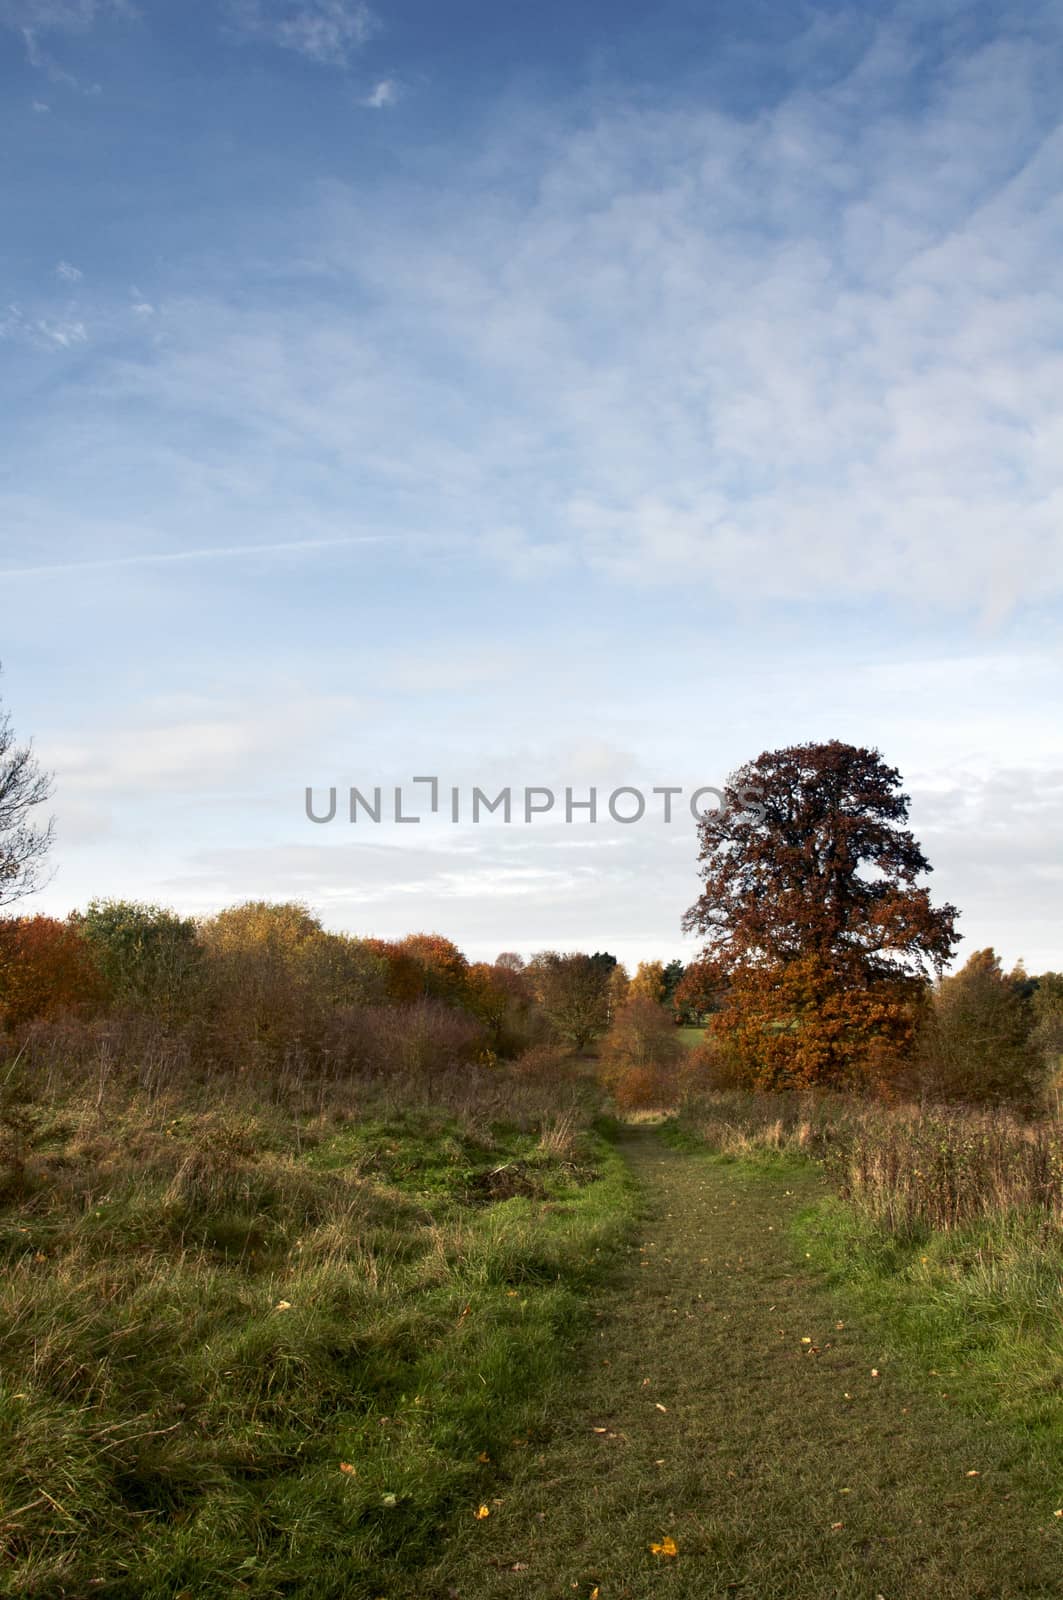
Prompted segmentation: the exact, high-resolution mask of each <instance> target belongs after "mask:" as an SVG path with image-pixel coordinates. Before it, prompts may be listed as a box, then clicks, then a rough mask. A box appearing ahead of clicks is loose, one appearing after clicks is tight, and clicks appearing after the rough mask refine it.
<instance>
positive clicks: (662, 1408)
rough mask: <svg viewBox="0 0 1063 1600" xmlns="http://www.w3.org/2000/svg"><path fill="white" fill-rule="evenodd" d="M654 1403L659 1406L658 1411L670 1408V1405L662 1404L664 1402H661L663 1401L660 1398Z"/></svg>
mask: <svg viewBox="0 0 1063 1600" xmlns="http://www.w3.org/2000/svg"><path fill="white" fill-rule="evenodd" d="M653 1403H654V1405H655V1406H656V1407H657V1410H658V1411H667V1410H668V1407H667V1406H662V1404H661V1402H660V1401H659V1400H655V1401H654V1402H653Z"/></svg>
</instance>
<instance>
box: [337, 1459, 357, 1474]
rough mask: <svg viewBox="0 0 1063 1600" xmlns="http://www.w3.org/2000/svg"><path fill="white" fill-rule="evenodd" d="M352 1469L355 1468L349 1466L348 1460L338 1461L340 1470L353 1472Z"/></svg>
mask: <svg viewBox="0 0 1063 1600" xmlns="http://www.w3.org/2000/svg"><path fill="white" fill-rule="evenodd" d="M354 1470H355V1469H354V1468H353V1467H352V1466H351V1463H350V1462H349V1461H341V1462H340V1471H341V1472H354Z"/></svg>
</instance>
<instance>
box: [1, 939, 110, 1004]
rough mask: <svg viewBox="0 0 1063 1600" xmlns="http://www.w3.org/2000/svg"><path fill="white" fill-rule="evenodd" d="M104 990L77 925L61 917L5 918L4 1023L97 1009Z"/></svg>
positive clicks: (2, 998)
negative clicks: (60, 919)
mask: <svg viewBox="0 0 1063 1600" xmlns="http://www.w3.org/2000/svg"><path fill="white" fill-rule="evenodd" d="M104 993H105V991H104V986H103V982H102V980H101V977H100V973H99V971H98V969H97V966H96V963H95V962H94V961H93V959H92V954H91V952H90V950H89V947H88V945H87V944H86V943H85V940H84V939H83V938H82V937H81V934H80V933H79V932H78V930H77V928H75V927H72V926H71V925H70V923H68V922H60V921H59V920H58V918H56V917H42V916H37V917H0V1025H6V1026H7V1027H11V1028H15V1027H19V1026H20V1025H21V1024H22V1023H24V1022H32V1021H35V1020H37V1019H38V1018H49V1019H50V1018H54V1017H60V1016H63V1015H66V1014H72V1013H77V1012H85V1011H93V1010H95V1009H96V1008H97V1007H98V1006H100V1005H101V1004H102V1002H103V999H104Z"/></svg>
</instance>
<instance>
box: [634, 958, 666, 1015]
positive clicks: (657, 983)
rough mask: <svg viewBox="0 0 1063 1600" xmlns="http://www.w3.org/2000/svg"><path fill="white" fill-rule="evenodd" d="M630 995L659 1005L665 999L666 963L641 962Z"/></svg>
mask: <svg viewBox="0 0 1063 1600" xmlns="http://www.w3.org/2000/svg"><path fill="white" fill-rule="evenodd" d="M630 994H631V996H632V997H633V998H634V997H636V996H639V997H641V998H642V999H643V1000H652V1001H653V1003H654V1005H659V1004H660V1002H661V1001H662V1000H663V999H664V962H663V961H640V962H639V964H638V966H637V968H636V969H635V976H634V977H633V978H632V980H631V989H630Z"/></svg>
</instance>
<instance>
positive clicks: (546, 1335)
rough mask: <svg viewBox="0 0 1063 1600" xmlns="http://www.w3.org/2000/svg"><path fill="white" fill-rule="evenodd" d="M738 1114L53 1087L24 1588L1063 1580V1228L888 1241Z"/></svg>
mask: <svg viewBox="0 0 1063 1600" xmlns="http://www.w3.org/2000/svg"><path fill="white" fill-rule="evenodd" d="M499 1081H501V1080H499ZM769 1109H770V1108H769ZM723 1111H726V1115H724V1114H723ZM736 1114H737V1108H735V1107H724V1108H723V1109H722V1111H721V1113H720V1115H719V1117H718V1119H717V1123H718V1127H719V1129H720V1130H722V1135H721V1136H724V1137H726V1138H727V1139H728V1140H729V1141H730V1145H729V1149H728V1153H726V1154H724V1155H718V1154H713V1153H711V1152H710V1151H708V1150H706V1148H705V1146H704V1144H700V1145H699V1144H698V1143H697V1142H696V1129H695V1128H694V1127H693V1126H686V1127H680V1128H677V1127H676V1126H675V1125H669V1126H666V1127H664V1128H661V1127H659V1126H650V1125H648V1124H643V1125H641V1126H638V1127H628V1126H625V1125H623V1124H620V1123H618V1122H616V1121H613V1120H611V1119H609V1118H608V1117H600V1118H598V1119H597V1120H596V1121H595V1122H594V1123H593V1124H587V1123H586V1121H584V1124H583V1125H578V1124H577V1123H576V1121H575V1118H574V1114H573V1116H570V1117H568V1118H562V1119H557V1118H551V1117H549V1116H543V1115H537V1116H530V1115H528V1114H526V1113H523V1114H522V1115H520V1116H514V1117H513V1119H512V1120H510V1121H506V1120H504V1118H501V1117H495V1116H492V1117H491V1118H489V1119H488V1118H485V1117H483V1116H480V1115H475V1114H472V1113H471V1112H469V1111H468V1110H466V1111H464V1112H462V1113H461V1114H455V1113H453V1112H450V1111H447V1110H446V1109H444V1108H443V1107H442V1106H438V1107H436V1108H435V1109H432V1108H426V1107H421V1108H417V1107H411V1108H409V1109H406V1110H404V1111H402V1112H401V1113H399V1112H396V1111H394V1109H392V1110H390V1111H388V1112H387V1113H386V1114H375V1113H372V1112H371V1111H370V1110H369V1109H368V1108H363V1111H362V1114H361V1115H360V1116H359V1117H357V1118H356V1119H349V1120H341V1119H340V1117H339V1116H338V1115H333V1116H331V1117H325V1116H320V1117H317V1118H316V1119H313V1120H311V1122H310V1123H309V1124H307V1123H305V1122H304V1123H298V1124H297V1123H294V1122H292V1121H291V1120H290V1119H286V1118H285V1117H284V1116H282V1115H281V1114H280V1112H277V1111H268V1110H266V1109H263V1108H257V1109H255V1110H247V1109H244V1110H240V1109H238V1108H237V1107H236V1106H235V1105H229V1106H221V1107H219V1108H218V1109H215V1110H210V1111H204V1110H202V1109H194V1108H191V1109H190V1108H188V1107H183V1108H176V1109H173V1110H172V1111H171V1112H166V1113H162V1112H152V1111H150V1109H149V1110H145V1108H144V1107H143V1106H137V1105H129V1106H128V1107H126V1108H125V1109H124V1110H123V1109H120V1108H111V1109H110V1110H109V1111H108V1112H107V1113H106V1114H103V1115H101V1114H98V1113H97V1112H96V1111H95V1110H94V1109H93V1108H91V1107H81V1108H53V1109H51V1110H45V1109H42V1110H41V1112H40V1115H39V1116H38V1117H37V1118H36V1121H35V1123H34V1129H33V1135H32V1139H30V1140H28V1144H27V1141H24V1145H25V1146H26V1147H25V1148H21V1147H20V1148H19V1149H15V1148H14V1147H9V1149H8V1152H7V1155H8V1159H7V1166H6V1183H7V1189H6V1191H5V1198H4V1202H3V1205H2V1206H0V1255H2V1257H3V1262H4V1267H5V1271H4V1275H3V1278H2V1279H0V1373H2V1385H0V1451H2V1454H0V1497H2V1500H0V1537H2V1540H3V1554H4V1567H3V1572H2V1576H0V1593H3V1594H9V1595H12V1596H15V1595H18V1596H28V1597H32V1600H52V1597H54V1600H59V1597H60V1596H88V1595H92V1594H101V1595H104V1596H113V1597H116V1600H133V1597H140V1596H144V1597H148V1600H178V1597H188V1600H192V1597H199V1596H205V1597H208V1600H210V1597H215V1596H222V1595H225V1596H233V1595H250V1596H256V1597H260V1600H266V1597H281V1596H307V1597H309V1600H340V1597H344V1600H346V1597H351V1600H375V1597H384V1600H454V1596H458V1597H459V1600H481V1597H483V1600H496V1597H497V1600H502V1597H504V1596H505V1597H509V1596H513V1595H519V1596H520V1597H521V1600H556V1597H558V1596H562V1595H573V1594H574V1595H576V1596H578V1597H580V1600H590V1597H591V1595H592V1594H593V1593H594V1591H595V1589H597V1590H598V1596H599V1600H646V1597H647V1596H651V1595H662V1596H664V1595H670V1596H674V1597H676V1600H703V1597H705V1596H712V1595H748V1596H751V1597H752V1596H755V1597H757V1600H876V1597H878V1596H885V1597H886V1600H961V1597H963V1600H1001V1597H1002V1596H1005V1595H1007V1596H1009V1597H1012V1596H1028V1597H1035V1596H1037V1597H1040V1596H1043V1597H1048V1596H1054V1595H1057V1594H1058V1593H1059V1579H1058V1572H1059V1567H1060V1562H1061V1560H1063V1518H1060V1519H1057V1518H1056V1517H1055V1514H1054V1513H1055V1512H1056V1511H1057V1510H1060V1509H1063V1426H1061V1418H1060V1413H1059V1398H1058V1397H1059V1394H1060V1393H1061V1392H1063V1390H1061V1387H1060V1384H1059V1380H1058V1376H1057V1375H1058V1372H1059V1371H1060V1370H1061V1367H1063V1362H1061V1360H1060V1357H1061V1356H1063V1340H1061V1337H1060V1332H1059V1326H1058V1311H1057V1306H1058V1292H1059V1290H1058V1284H1059V1273H1058V1270H1057V1267H1056V1266H1055V1265H1054V1262H1055V1257H1054V1256H1053V1255H1052V1254H1051V1249H1050V1247H1049V1245H1048V1244H1047V1243H1046V1241H1045V1239H1044V1238H1043V1237H1042V1233H1043V1230H1041V1232H1040V1233H1039V1232H1038V1229H1037V1228H1036V1227H1035V1225H1034V1224H1032V1223H1030V1222H1028V1221H1023V1220H1022V1219H1020V1218H1013V1219H1012V1220H1011V1221H1010V1222H1009V1223H1008V1224H1007V1225H1005V1224H1003V1223H1001V1224H1000V1225H995V1224H991V1222H990V1221H987V1220H986V1219H980V1220H978V1221H972V1222H971V1223H970V1224H968V1225H966V1226H965V1227H964V1228H963V1229H958V1230H954V1231H953V1232H952V1233H951V1234H950V1235H949V1236H948V1237H947V1238H944V1237H942V1236H934V1235H932V1234H931V1233H924V1234H922V1235H920V1234H918V1233H915V1232H913V1233H911V1234H910V1235H908V1236H906V1237H904V1238H899V1237H887V1236H886V1235H885V1234H884V1233H883V1231H882V1229H881V1227H877V1228H876V1226H875V1225H873V1223H872V1221H871V1219H869V1218H867V1217H863V1216H861V1215H860V1214H859V1213H858V1212H856V1211H855V1209H853V1208H852V1207H851V1206H849V1205H846V1204H843V1203H842V1202H840V1201H839V1200H837V1199H836V1198H835V1197H833V1196H832V1195H831V1194H830V1192H829V1183H828V1179H827V1175H826V1174H825V1172H824V1171H823V1169H822V1168H821V1167H820V1166H818V1165H816V1164H814V1163H812V1162H811V1161H809V1160H807V1159H805V1158H803V1157H801V1156H800V1155H798V1154H795V1153H794V1151H793V1150H792V1149H790V1148H787V1140H791V1139H792V1140H795V1141H797V1142H798V1143H800V1140H801V1139H803V1138H804V1137H805V1135H804V1134H803V1133H802V1132H801V1129H802V1127H803V1126H804V1124H803V1123H802V1122H801V1121H800V1119H798V1120H797V1121H796V1122H795V1125H794V1129H793V1130H790V1131H788V1130H787V1128H786V1127H782V1126H781V1125H780V1124H779V1119H778V1117H777V1116H774V1115H772V1116H768V1115H767V1113H765V1118H764V1127H763V1128H762V1129H760V1130H759V1131H758V1130H752V1131H750V1129H749V1128H746V1127H742V1126H739V1124H738V1122H737V1120H736ZM757 1139H760V1140H761V1141H762V1142H761V1144H759V1145H758V1144H757ZM30 1147H31V1148H30ZM924 1257H925V1258H926V1259H925V1260H924V1259H923V1258H924ZM345 1467H346V1468H349V1469H351V1470H344V1469H345ZM482 1511H486V1513H487V1514H486V1515H482V1514H478V1513H481V1512H482ZM668 1540H674V1543H675V1550H676V1553H675V1554H674V1555H671V1554H668V1553H667V1552H668V1550H670V1548H671V1546H670V1545H668V1544H666V1541H668ZM654 1545H657V1546H658V1547H659V1548H658V1550H657V1551H656V1552H655V1551H654V1549H653V1546H654Z"/></svg>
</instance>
